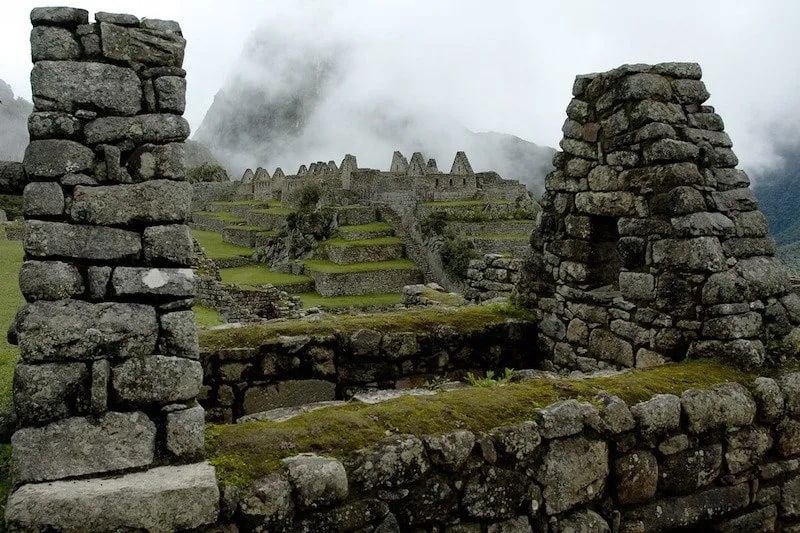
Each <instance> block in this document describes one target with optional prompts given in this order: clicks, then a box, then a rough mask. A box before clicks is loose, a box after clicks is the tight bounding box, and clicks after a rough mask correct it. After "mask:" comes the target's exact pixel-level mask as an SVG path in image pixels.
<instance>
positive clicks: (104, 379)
mask: <svg viewBox="0 0 800 533" xmlns="http://www.w3.org/2000/svg"><path fill="white" fill-rule="evenodd" d="M110 378H111V366H110V365H109V364H108V360H106V359H100V360H98V361H94V362H93V363H92V382H91V391H90V394H91V406H90V408H91V411H92V413H94V414H101V413H103V412H104V411H106V410H107V409H108V382H109V379H110Z"/></svg>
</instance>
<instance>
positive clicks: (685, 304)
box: [533, 63, 800, 369]
mask: <svg viewBox="0 0 800 533" xmlns="http://www.w3.org/2000/svg"><path fill="white" fill-rule="evenodd" d="M700 76H701V72H700V67H699V65H697V64H694V63H663V64H659V65H653V66H650V65H625V66H623V67H620V68H618V69H615V70H612V71H610V72H606V73H603V74H589V75H586V76H578V77H577V78H576V80H575V84H574V87H573V94H574V96H575V98H574V99H573V100H572V101H571V102H570V104H569V106H568V107H567V117H568V118H567V120H566V121H565V123H564V127H563V131H564V138H563V140H562V141H561V148H562V151H561V152H558V153H557V154H556V156H555V157H554V165H555V167H556V168H555V170H554V171H553V172H552V173H551V174H550V175H548V177H547V180H546V192H545V194H544V197H543V199H542V207H543V210H544V212H543V213H542V215H541V219H540V227H539V228H538V230H537V234H536V238H535V239H534V241H533V242H534V251H535V252H536V256H537V257H536V263H535V268H536V272H535V273H534V274H533V276H534V277H535V278H538V283H536V284H535V285H538V288H536V289H535V292H536V293H537V295H538V297H539V299H538V304H537V305H538V308H539V309H540V310H541V311H542V312H543V314H544V318H543V321H542V328H541V334H540V345H541V349H542V350H543V351H544V352H545V353H547V354H550V355H551V357H552V359H553V362H554V364H555V365H556V366H561V367H568V368H582V369H589V368H598V367H603V366H606V365H612V366H627V367H629V366H634V365H636V366H639V367H644V366H650V365H652V364H659V363H661V362H663V361H665V360H669V359H681V358H683V357H685V356H686V355H687V354H688V355H690V356H719V357H722V358H726V359H730V360H732V361H735V362H736V363H738V364H740V365H742V366H750V367H752V366H756V365H759V364H761V363H763V362H764V360H765V357H766V350H765V344H766V343H767V342H768V341H770V340H778V341H779V340H780V339H783V338H784V337H785V336H786V335H787V334H789V333H790V332H791V331H792V329H793V328H794V327H796V326H797V325H798V324H800V297H798V296H797V295H795V294H791V293H790V292H789V290H790V286H789V281H788V277H787V274H786V272H785V271H784V269H783V267H782V266H781V265H780V263H779V262H778V261H777V260H776V259H775V257H774V254H775V245H774V242H773V241H772V239H770V238H769V235H768V228H767V223H766V219H765V218H764V216H763V215H762V214H761V213H760V212H759V211H758V210H757V202H756V199H755V197H754V196H753V193H752V191H751V190H750V188H749V183H750V182H749V179H748V178H747V175H746V174H745V173H744V172H743V171H741V170H737V169H736V168H735V167H736V165H737V163H738V160H737V158H736V155H735V154H734V153H733V151H732V150H731V145H732V143H731V140H730V138H729V137H728V135H727V134H726V133H725V132H724V131H723V123H722V119H721V118H720V116H719V115H717V114H716V113H715V112H714V109H713V108H712V107H710V106H706V105H703V103H704V102H705V101H706V100H707V99H708V97H709V93H708V91H707V90H706V87H705V85H704V84H703V82H702V81H700ZM793 335H794V336H797V335H800V330H796V331H795V333H794V334H793Z"/></svg>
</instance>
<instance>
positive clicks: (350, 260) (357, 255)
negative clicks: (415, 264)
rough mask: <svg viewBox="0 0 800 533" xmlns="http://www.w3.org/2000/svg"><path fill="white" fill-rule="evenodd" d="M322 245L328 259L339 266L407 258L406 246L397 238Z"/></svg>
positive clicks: (334, 242)
mask: <svg viewBox="0 0 800 533" xmlns="http://www.w3.org/2000/svg"><path fill="white" fill-rule="evenodd" d="M322 244H323V247H324V249H325V253H326V255H327V256H328V259H329V260H330V261H332V262H334V263H336V264H337V265H351V264H354V263H369V262H374V261H391V260H394V259H402V258H403V257H405V246H404V245H403V241H401V240H400V239H399V238H397V237H380V238H377V239H364V240H361V241H345V240H343V239H330V240H328V241H325V242H324V243H322Z"/></svg>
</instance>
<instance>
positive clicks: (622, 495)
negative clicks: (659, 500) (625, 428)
mask: <svg viewBox="0 0 800 533" xmlns="http://www.w3.org/2000/svg"><path fill="white" fill-rule="evenodd" d="M614 472H615V474H616V481H617V485H616V489H617V498H619V501H620V503H622V504H631V503H644V502H646V501H648V500H650V499H651V498H652V497H653V496H655V494H656V489H657V488H658V461H656V457H655V456H654V455H653V454H652V453H651V452H649V451H646V450H638V451H635V452H632V453H629V454H628V455H624V456H622V457H620V458H619V459H617V460H616V461H615V462H614Z"/></svg>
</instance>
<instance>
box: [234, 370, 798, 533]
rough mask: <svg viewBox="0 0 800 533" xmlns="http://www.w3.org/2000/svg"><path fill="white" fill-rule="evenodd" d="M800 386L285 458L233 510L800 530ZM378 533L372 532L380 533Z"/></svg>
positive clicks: (625, 527) (279, 519) (542, 413)
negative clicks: (343, 456)
mask: <svg viewBox="0 0 800 533" xmlns="http://www.w3.org/2000/svg"><path fill="white" fill-rule="evenodd" d="M799 397H800V375H798V374H792V375H788V376H785V377H783V378H782V379H780V380H778V381H775V380H773V379H770V378H763V377H762V378H758V379H756V381H755V383H754V392H753V394H752V395H751V393H750V392H748V389H747V388H746V387H744V386H743V385H740V384H725V385H719V386H717V387H715V388H713V389H694V390H688V391H686V392H684V393H683V394H682V395H681V396H680V397H678V396H675V395H672V394H660V395H657V396H655V397H654V398H652V399H650V400H647V401H644V402H641V403H638V404H635V405H631V406H630V407H629V406H628V405H626V403H625V402H624V401H622V400H621V399H620V398H618V397H616V396H612V395H609V394H607V393H601V394H599V395H598V396H597V397H595V398H594V399H593V401H592V402H591V403H588V402H579V401H577V400H566V401H562V402H558V403H554V404H552V405H550V406H548V407H546V408H544V409H538V410H537V413H536V415H534V416H533V417H531V418H534V419H535V421H534V420H529V421H527V422H522V423H519V424H515V425H511V426H503V427H497V428H495V429H493V430H490V431H488V432H486V433H484V434H481V433H478V434H475V433H473V432H470V431H466V430H461V431H454V432H451V433H447V434H444V435H430V436H425V437H423V438H418V437H415V436H411V435H394V436H391V437H389V438H387V439H386V440H385V441H384V442H382V443H379V444H378V445H376V446H375V447H374V448H371V449H363V450H360V451H358V452H356V453H355V454H354V457H352V458H351V459H349V460H338V459H335V458H330V457H321V456H316V455H313V454H301V455H296V456H294V457H289V458H286V459H284V461H283V462H284V465H285V467H286V471H285V472H280V473H277V472H276V473H274V474H271V475H269V476H267V477H265V478H262V479H259V480H257V481H256V482H254V483H253V484H252V486H251V487H249V488H248V489H246V490H244V491H243V492H242V493H241V495H240V497H239V501H238V505H232V506H231V511H235V512H233V513H232V517H231V518H230V521H231V522H234V523H236V524H237V525H238V526H239V527H241V528H242V529H244V530H248V531H250V530H255V529H256V528H258V527H263V528H266V529H269V530H273V529H274V530H278V531H279V530H284V529H285V530H299V531H387V532H389V531H391V532H394V531H476V532H477V531H489V532H493V531H495V532H501V531H513V532H521V533H529V532H532V531H542V532H545V531H547V532H552V533H574V532H587V533H588V532H591V533H610V532H611V531H615V532H620V533H656V532H661V531H665V532H669V531H673V532H674V531H704V532H705V531H710V532H712V531H713V532H722V533H740V532H756V531H763V532H772V531H784V532H789V531H797V528H798V527H799V526H800V461H798V455H799V454H800V438H798V435H800V433H798V421H797V420H798V417H800V410H798V407H799V406H800V405H799V404H798V401H797V399H798V398H799ZM373 528H375V529H373Z"/></svg>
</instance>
